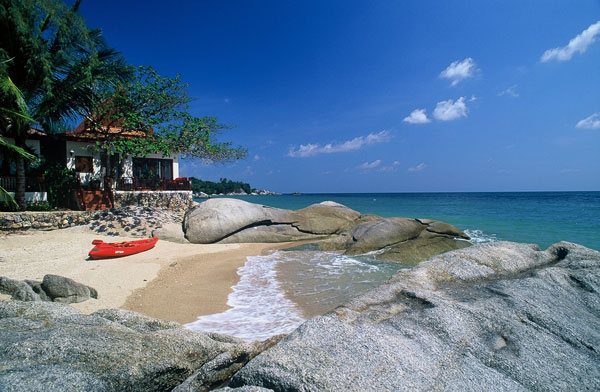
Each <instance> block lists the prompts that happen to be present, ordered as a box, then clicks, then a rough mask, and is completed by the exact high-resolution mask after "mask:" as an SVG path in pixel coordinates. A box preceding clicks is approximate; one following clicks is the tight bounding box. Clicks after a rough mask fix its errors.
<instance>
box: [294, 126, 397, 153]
mask: <svg viewBox="0 0 600 392" xmlns="http://www.w3.org/2000/svg"><path fill="white" fill-rule="evenodd" d="M390 138H391V136H390V132H389V131H386V130H383V131H381V132H378V133H370V134H368V135H367V136H358V137H355V138H354V139H352V140H348V141H345V142H342V143H337V144H335V143H328V144H325V145H321V144H313V143H308V144H301V145H300V147H298V148H294V147H292V148H290V150H289V152H288V154H287V156H289V157H292V158H306V157H312V156H315V155H319V154H333V153H337V152H347V151H356V150H360V149H361V148H363V147H364V146H366V145H369V144H375V143H382V142H387V141H388V140H390Z"/></svg>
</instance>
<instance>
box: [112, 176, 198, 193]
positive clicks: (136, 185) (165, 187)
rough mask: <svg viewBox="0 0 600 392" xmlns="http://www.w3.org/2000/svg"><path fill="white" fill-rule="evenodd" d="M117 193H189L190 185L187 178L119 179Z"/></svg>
mask: <svg viewBox="0 0 600 392" xmlns="http://www.w3.org/2000/svg"><path fill="white" fill-rule="evenodd" d="M116 190H117V191H191V190H192V183H191V182H190V179H189V178H187V177H179V178H176V179H174V180H167V179H164V178H163V179H150V178H138V177H121V178H119V179H118V180H117V185H116Z"/></svg>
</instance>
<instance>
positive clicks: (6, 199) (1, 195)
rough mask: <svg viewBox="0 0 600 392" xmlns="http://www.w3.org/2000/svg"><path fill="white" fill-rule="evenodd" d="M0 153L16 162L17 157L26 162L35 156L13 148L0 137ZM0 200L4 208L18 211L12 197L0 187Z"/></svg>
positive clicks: (17, 206) (15, 147)
mask: <svg viewBox="0 0 600 392" xmlns="http://www.w3.org/2000/svg"><path fill="white" fill-rule="evenodd" d="M0 153H1V154H3V155H8V156H12V157H14V158H13V159H14V160H16V159H17V157H21V158H23V159H27V160H34V159H35V155H33V154H30V153H28V152H27V151H25V150H24V149H22V148H20V147H17V146H14V145H12V144H10V143H8V142H6V141H5V140H4V139H3V138H2V137H0ZM0 199H2V203H3V204H4V205H5V207H6V208H8V209H11V210H14V209H18V208H19V205H18V204H17V202H16V201H15V199H14V197H13V196H12V195H11V194H10V193H8V192H7V191H6V189H4V188H2V187H1V186H0Z"/></svg>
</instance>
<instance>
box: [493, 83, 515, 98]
mask: <svg viewBox="0 0 600 392" xmlns="http://www.w3.org/2000/svg"><path fill="white" fill-rule="evenodd" d="M503 95H510V96H511V97H513V98H517V97H518V96H519V93H518V92H517V85H516V84H515V85H513V86H510V87H509V88H507V89H506V90H503V91H500V92H499V93H498V96H499V97H501V96H503Z"/></svg>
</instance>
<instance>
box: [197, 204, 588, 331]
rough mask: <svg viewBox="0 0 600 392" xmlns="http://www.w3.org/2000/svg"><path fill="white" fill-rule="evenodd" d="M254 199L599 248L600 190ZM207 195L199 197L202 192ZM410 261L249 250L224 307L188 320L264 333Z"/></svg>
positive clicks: (488, 236)
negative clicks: (326, 205) (329, 204)
mask: <svg viewBox="0 0 600 392" xmlns="http://www.w3.org/2000/svg"><path fill="white" fill-rule="evenodd" d="M235 198H238V199H242V200H245V201H248V202H251V203H258V204H264V205H268V206H271V207H278V208H285V209H292V210H296V209H300V208H304V207H307V206H309V205H311V204H315V203H320V202H322V201H326V200H332V201H335V202H338V203H340V204H343V205H345V206H348V207H350V208H352V209H354V210H356V211H359V212H361V213H363V214H367V213H368V214H376V215H380V216H383V217H393V216H399V217H410V218H429V219H436V220H440V221H444V222H447V223H450V224H452V225H454V226H456V227H458V228H459V229H461V230H463V231H464V232H466V233H467V234H468V235H469V236H471V238H472V240H471V241H472V242H473V243H475V244H477V243H485V242H493V241H515V242H523V243H533V244H537V245H539V246H540V247H541V248H542V249H545V248H547V247H548V246H550V245H551V244H553V243H556V242H559V241H570V242H576V243H578V244H581V245H584V246H586V247H588V248H592V249H595V250H600V192H498V193H360V194H340V193H334V194H301V195H281V196H238V197H235ZM199 201H201V200H199ZM400 268H410V266H406V265H401V264H397V263H385V262H381V261H377V260H375V259H374V258H373V257H372V256H371V255H368V254H367V255H361V256H353V257H348V256H343V255H338V254H336V253H331V252H319V251H315V250H311V249H306V248H304V249H302V248H301V249H291V250H279V251H275V252H273V253H271V254H269V255H266V256H254V257H249V258H248V261H247V262H246V264H245V265H244V266H243V267H242V268H240V269H239V270H238V274H239V275H240V281H239V283H238V284H237V285H236V286H234V287H233V293H232V294H231V295H230V296H229V299H228V304H229V306H231V309H229V310H228V311H226V312H224V313H220V314H215V315H208V316H201V317H199V318H198V320H197V321H195V322H193V323H190V324H187V327H189V328H192V329H197V330H208V331H215V332H221V333H227V334H230V335H234V336H238V337H240V338H242V339H247V340H257V339H258V340H261V339H266V338H268V337H270V336H273V335H275V334H278V333H288V332H291V331H292V330H293V329H295V328H296V327H297V326H298V325H300V324H301V323H302V322H303V321H304V320H306V319H307V318H309V317H312V316H315V315H318V314H322V313H325V312H327V311H328V310H331V309H333V308H334V307H336V306H338V305H341V304H343V303H344V302H346V301H347V300H348V299H350V298H352V297H353V296H355V295H357V294H359V293H361V292H362V291H364V290H367V289H369V288H371V287H374V286H377V285H379V284H381V283H383V282H385V281H386V280H387V279H389V278H390V277H391V276H392V275H393V274H394V273H395V272H396V271H398V269H400Z"/></svg>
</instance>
